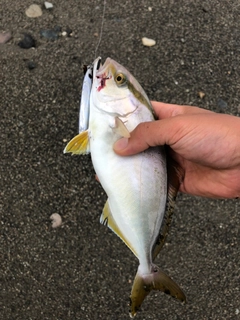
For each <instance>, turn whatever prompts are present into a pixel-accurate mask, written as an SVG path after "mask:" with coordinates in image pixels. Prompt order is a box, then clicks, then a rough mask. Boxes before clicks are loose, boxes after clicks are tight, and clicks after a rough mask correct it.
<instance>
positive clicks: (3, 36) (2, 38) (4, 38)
mask: <svg viewBox="0 0 240 320" xmlns="http://www.w3.org/2000/svg"><path fill="white" fill-rule="evenodd" d="M11 38H12V34H11V32H3V33H0V43H2V44H4V43H7V42H8V41H9V40H10V39H11Z"/></svg>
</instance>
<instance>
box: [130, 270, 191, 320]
mask: <svg viewBox="0 0 240 320" xmlns="http://www.w3.org/2000/svg"><path fill="white" fill-rule="evenodd" d="M152 290H159V291H162V292H164V293H166V294H169V295H171V296H172V297H174V298H176V299H178V300H180V301H182V302H185V301H186V297H185V294H184V293H183V291H182V290H181V289H180V287H179V286H178V285H177V284H176V283H175V282H174V281H173V280H172V279H171V278H170V277H168V276H167V275H166V274H165V273H164V272H163V271H161V270H160V269H159V268H158V267H157V266H156V265H152V271H151V273H148V274H142V273H141V272H140V271H139V269H138V272H137V274H136V277H135V279H134V283H133V287H132V291H131V296H130V310H129V314H130V317H131V318H133V317H134V316H135V315H136V313H137V311H138V310H139V309H140V306H141V304H142V302H143V300H144V299H145V298H146V296H147V295H148V294H149V293H150V291H152Z"/></svg>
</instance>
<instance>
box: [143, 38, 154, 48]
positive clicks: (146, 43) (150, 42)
mask: <svg viewBox="0 0 240 320" xmlns="http://www.w3.org/2000/svg"><path fill="white" fill-rule="evenodd" d="M142 44H143V45H144V46H147V47H152V46H155V44H156V41H155V40H153V39H149V38H146V37H143V38H142Z"/></svg>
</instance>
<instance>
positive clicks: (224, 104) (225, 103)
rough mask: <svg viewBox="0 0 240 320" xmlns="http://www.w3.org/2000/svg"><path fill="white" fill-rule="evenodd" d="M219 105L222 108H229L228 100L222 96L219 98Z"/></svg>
mask: <svg viewBox="0 0 240 320" xmlns="http://www.w3.org/2000/svg"><path fill="white" fill-rule="evenodd" d="M217 105H218V107H219V108H220V109H226V108H227V102H226V101H224V100H222V99H221V98H219V99H218V101H217Z"/></svg>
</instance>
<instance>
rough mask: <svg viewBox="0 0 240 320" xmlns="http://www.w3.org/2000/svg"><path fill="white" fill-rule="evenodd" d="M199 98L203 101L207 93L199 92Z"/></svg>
mask: <svg viewBox="0 0 240 320" xmlns="http://www.w3.org/2000/svg"><path fill="white" fill-rule="evenodd" d="M198 96H199V98H200V99H203V98H204V97H205V93H204V92H203V91H199V92H198Z"/></svg>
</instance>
